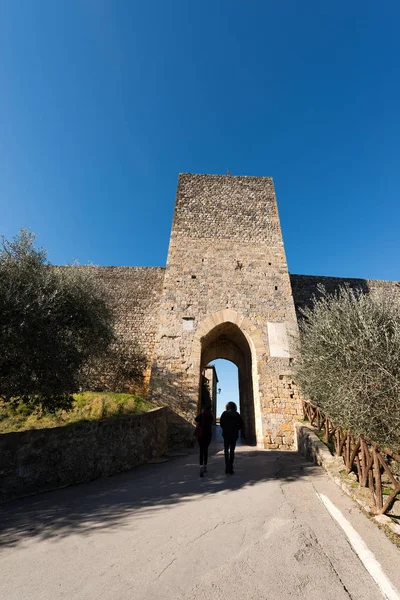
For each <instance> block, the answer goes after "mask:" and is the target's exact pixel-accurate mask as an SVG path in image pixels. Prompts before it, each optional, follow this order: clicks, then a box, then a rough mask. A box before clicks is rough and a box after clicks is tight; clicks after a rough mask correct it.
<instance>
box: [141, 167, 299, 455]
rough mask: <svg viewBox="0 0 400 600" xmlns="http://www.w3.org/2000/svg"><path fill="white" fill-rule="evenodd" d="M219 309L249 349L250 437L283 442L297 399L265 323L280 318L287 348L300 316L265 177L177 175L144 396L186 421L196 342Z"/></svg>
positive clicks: (193, 390) (195, 388) (190, 413)
mask: <svg viewBox="0 0 400 600" xmlns="http://www.w3.org/2000/svg"><path fill="white" fill-rule="evenodd" d="M222 311H225V313H224V315H225V316H223V317H222V320H224V319H225V320H226V321H231V322H232V321H233V322H234V323H235V324H237V325H238V326H239V327H240V328H241V330H242V331H243V332H244V334H245V335H246V338H247V340H248V341H249V344H250V347H251V351H252V356H253V368H254V371H253V386H254V393H255V394H254V395H255V402H256V404H257V416H256V418H257V442H258V444H259V445H264V446H266V447H272V448H276V447H280V448H289V447H291V446H292V445H293V426H292V423H293V421H294V420H295V419H296V418H297V417H298V416H299V414H300V402H299V398H298V395H297V392H296V390H295V389H294V388H293V385H292V380H291V374H290V350H289V352H288V353H287V354H286V355H285V356H271V352H270V350H269V341H268V322H272V323H280V324H284V326H285V328H286V332H287V340H288V343H289V345H290V343H291V338H292V336H294V335H296V333H297V321H296V315H295V309H294V303H293V298H292V293H291V286H290V280H289V275H288V270H287V264H286V257H285V252H284V247H283V241H282V235H281V229H280V223H279V216H278V210H277V205H276V199H275V192H274V186H273V182H272V179H271V178H262V177H230V176H209V175H191V174H184V175H180V177H179V183H178V190H177V197H176V205H175V215H174V221H173V227H172V233H171V240H170V246H169V254H168V261H167V267H166V272H165V280H164V289H163V295H162V300H161V305H160V312H159V327H158V333H157V337H156V346H155V355H154V356H155V358H154V364H153V369H152V375H151V383H150V394H151V398H152V399H153V400H155V401H158V402H160V403H165V404H167V405H168V406H171V407H172V408H173V410H174V411H175V412H176V413H177V414H179V415H180V416H181V417H183V418H184V419H185V420H186V421H187V422H188V423H190V422H192V420H193V417H194V415H195V413H196V411H197V409H198V398H199V376H200V360H201V338H202V337H204V336H205V335H207V333H208V331H207V328H208V329H209V328H210V325H209V324H208V323H210V319H211V322H213V323H214V325H217V324H218V323H220V322H221V320H220V319H221V317H220V315H221V314H222ZM216 315H218V316H216ZM213 319H214V321H213ZM239 321H240V322H239ZM205 323H207V325H206V326H205V325H204V324H205ZM204 327H205V328H204ZM196 332H197V333H196ZM199 332H201V335H200V334H199Z"/></svg>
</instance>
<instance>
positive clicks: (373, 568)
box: [316, 492, 400, 600]
mask: <svg viewBox="0 0 400 600" xmlns="http://www.w3.org/2000/svg"><path fill="white" fill-rule="evenodd" d="M316 494H317V496H318V497H319V499H320V500H321V502H322V503H323V504H324V506H325V507H326V509H327V510H328V511H329V513H330V514H331V515H332V517H333V518H334V519H335V521H337V522H338V523H339V525H340V527H341V528H342V529H343V531H344V532H345V534H346V535H347V537H348V540H349V542H350V544H351V545H352V546H353V548H354V551H355V552H356V554H357V555H358V558H359V559H360V560H361V562H362V563H363V565H364V567H365V568H366V569H367V571H368V573H369V574H370V575H371V577H372V578H373V579H374V581H376V583H377V584H378V586H379V587H380V590H381V592H382V594H383V596H384V597H385V598H387V600H400V595H399V593H398V592H397V590H396V588H395V587H394V586H393V585H392V583H391V581H390V579H389V578H388V577H387V576H386V575H385V573H384V572H383V570H382V567H381V565H380V564H379V563H378V561H377V560H376V558H375V555H374V554H373V553H372V552H371V550H369V549H368V547H367V545H366V544H365V542H364V540H363V539H362V537H361V536H360V535H359V534H358V533H357V531H356V530H355V529H354V527H353V526H352V525H351V524H350V523H349V521H348V520H347V519H346V518H345V517H344V516H343V515H342V513H341V512H340V510H339V509H338V508H337V507H336V506H335V505H334V504H333V502H331V501H330V500H329V498H328V497H327V496H325V494H318V493H317V492H316Z"/></svg>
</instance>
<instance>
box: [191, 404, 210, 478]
mask: <svg viewBox="0 0 400 600" xmlns="http://www.w3.org/2000/svg"><path fill="white" fill-rule="evenodd" d="M195 421H196V423H197V427H196V431H195V436H196V438H197V441H198V442H199V448H200V477H204V473H207V462H208V447H209V445H210V443H211V434H212V430H211V427H212V424H213V422H214V415H213V413H212V410H211V404H207V405H206V406H205V407H204V408H203V409H202V411H201V413H200V414H199V415H197V417H196V419H195Z"/></svg>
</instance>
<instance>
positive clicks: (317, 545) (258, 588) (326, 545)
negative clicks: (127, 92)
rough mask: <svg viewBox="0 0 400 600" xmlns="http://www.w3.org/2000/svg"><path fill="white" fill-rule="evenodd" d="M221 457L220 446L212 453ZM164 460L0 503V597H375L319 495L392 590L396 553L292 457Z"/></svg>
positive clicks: (263, 454)
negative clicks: (202, 471)
mask: <svg viewBox="0 0 400 600" xmlns="http://www.w3.org/2000/svg"><path fill="white" fill-rule="evenodd" d="M216 449H217V450H218V449H220V447H219V446H217V448H216ZM196 459H197V456H196V455H195V454H189V455H186V456H180V457H173V458H170V460H168V462H165V463H161V464H151V465H146V466H144V467H140V468H137V469H135V470H133V471H130V472H128V473H124V474H121V475H116V476H114V477H111V478H109V479H102V480H98V481H95V482H92V483H90V484H85V485H80V486H76V487H73V488H67V489H64V490H57V491H54V492H49V493H46V494H41V495H38V496H35V497H31V498H27V499H24V500H19V501H14V502H11V503H8V504H6V505H3V506H2V507H1V509H0V544H1V550H0V598H1V599H2V600H58V599H61V598H67V599H68V600H73V599H79V600H125V599H127V600H128V599H129V600H181V599H182V600H189V599H193V600H194V599H196V600H203V599H204V600H206V599H207V600H208V599H211V598H212V599H213V600H227V599H229V600H232V599H233V598H235V599H236V598H246V600H252V599H257V600H264V599H268V600H270V599H271V600H276V599H287V598H307V599H308V600H312V599H318V600H319V599H321V598H324V599H326V600H330V599H332V600H341V599H349V598H351V599H353V600H372V599H381V598H382V597H384V596H383V595H382V592H381V591H380V589H379V587H378V585H377V584H376V583H375V582H374V581H373V579H372V578H371V576H370V575H369V573H368V572H367V571H366V569H365V567H364V565H363V563H362V562H361V560H360V559H359V557H358V556H357V555H356V553H355V552H354V550H353V548H352V547H351V545H350V543H349V541H348V539H347V537H346V535H345V533H344V532H343V530H342V529H341V527H340V526H339V525H338V523H337V522H336V521H335V520H334V519H333V518H332V517H331V516H330V514H329V513H328V511H327V509H326V507H325V506H324V505H323V504H322V502H321V500H320V499H319V497H318V495H317V493H323V494H324V495H326V496H327V497H328V498H329V499H330V500H331V501H332V502H333V503H334V504H335V505H336V507H338V508H339V510H340V511H341V512H342V514H343V515H344V516H345V517H346V519H348V520H349V521H350V523H351V524H352V525H353V527H354V528H355V529H356V530H357V532H358V533H359V534H360V535H361V537H362V538H363V540H364V542H365V543H366V544H367V546H368V548H369V549H370V550H371V551H372V552H373V553H374V554H375V557H376V559H377V560H378V561H379V562H380V564H381V566H382V568H383V571H384V572H385V573H386V575H387V576H388V577H389V578H390V580H391V582H392V583H393V585H394V586H396V587H397V589H399V590H400V552H399V550H398V549H397V548H396V547H395V546H393V544H392V543H391V542H390V541H389V540H388V539H387V538H386V537H385V535H384V534H383V533H382V532H381V531H380V530H379V529H378V528H377V527H376V525H375V524H374V523H372V522H371V521H369V520H368V519H367V518H366V517H365V516H364V515H363V514H361V513H360V511H359V509H358V508H357V507H356V506H355V505H354V503H353V502H352V501H351V500H350V499H349V498H347V497H346V496H344V495H343V494H342V492H341V491H340V490H339V489H338V488H337V487H336V486H335V485H334V484H333V483H332V482H331V481H329V480H328V479H327V477H326V476H325V474H324V473H323V471H322V469H320V468H319V467H315V466H313V465H312V464H310V463H308V462H307V461H305V459H303V458H302V457H301V456H299V455H297V454H296V453H294V452H293V453H291V452H285V453H278V452H268V451H256V450H255V449H253V448H248V447H245V446H244V447H241V448H239V449H238V453H237V460H236V465H235V471H236V472H235V474H234V475H233V476H226V475H225V474H224V465H223V456H222V454H221V453H218V454H215V455H214V456H213V457H212V458H211V461H210V464H209V473H208V475H207V476H206V477H204V479H200V478H199V476H198V467H197V461H196Z"/></svg>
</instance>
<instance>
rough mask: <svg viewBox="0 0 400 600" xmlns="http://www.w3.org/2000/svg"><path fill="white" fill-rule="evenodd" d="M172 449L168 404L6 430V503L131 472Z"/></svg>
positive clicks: (2, 453)
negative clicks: (134, 412)
mask: <svg viewBox="0 0 400 600" xmlns="http://www.w3.org/2000/svg"><path fill="white" fill-rule="evenodd" d="M166 449H167V409H165V408H158V409H155V410H152V411H150V412H147V413H141V414H137V415H130V416H125V417H119V418H116V419H105V420H103V421H86V422H82V423H76V424H71V425H66V426H64V427H55V428H51V429H36V430H29V431H21V432H15V433H6V434H2V435H0V502H5V501H7V500H11V499H13V498H20V497H23V496H28V495H30V494H35V493H38V492H43V491H46V490H51V489H55V488H60V487H65V486H67V485H72V484H76V483H82V482H84V481H90V480H92V479H96V478H97V477H104V476H108V475H112V474H114V473H118V472H120V471H126V470H128V469H131V468H132V467H135V466H137V465H140V464H142V463H144V462H146V461H148V460H150V459H152V458H156V457H158V456H160V455H161V454H163V453H164V452H165V451H166Z"/></svg>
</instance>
